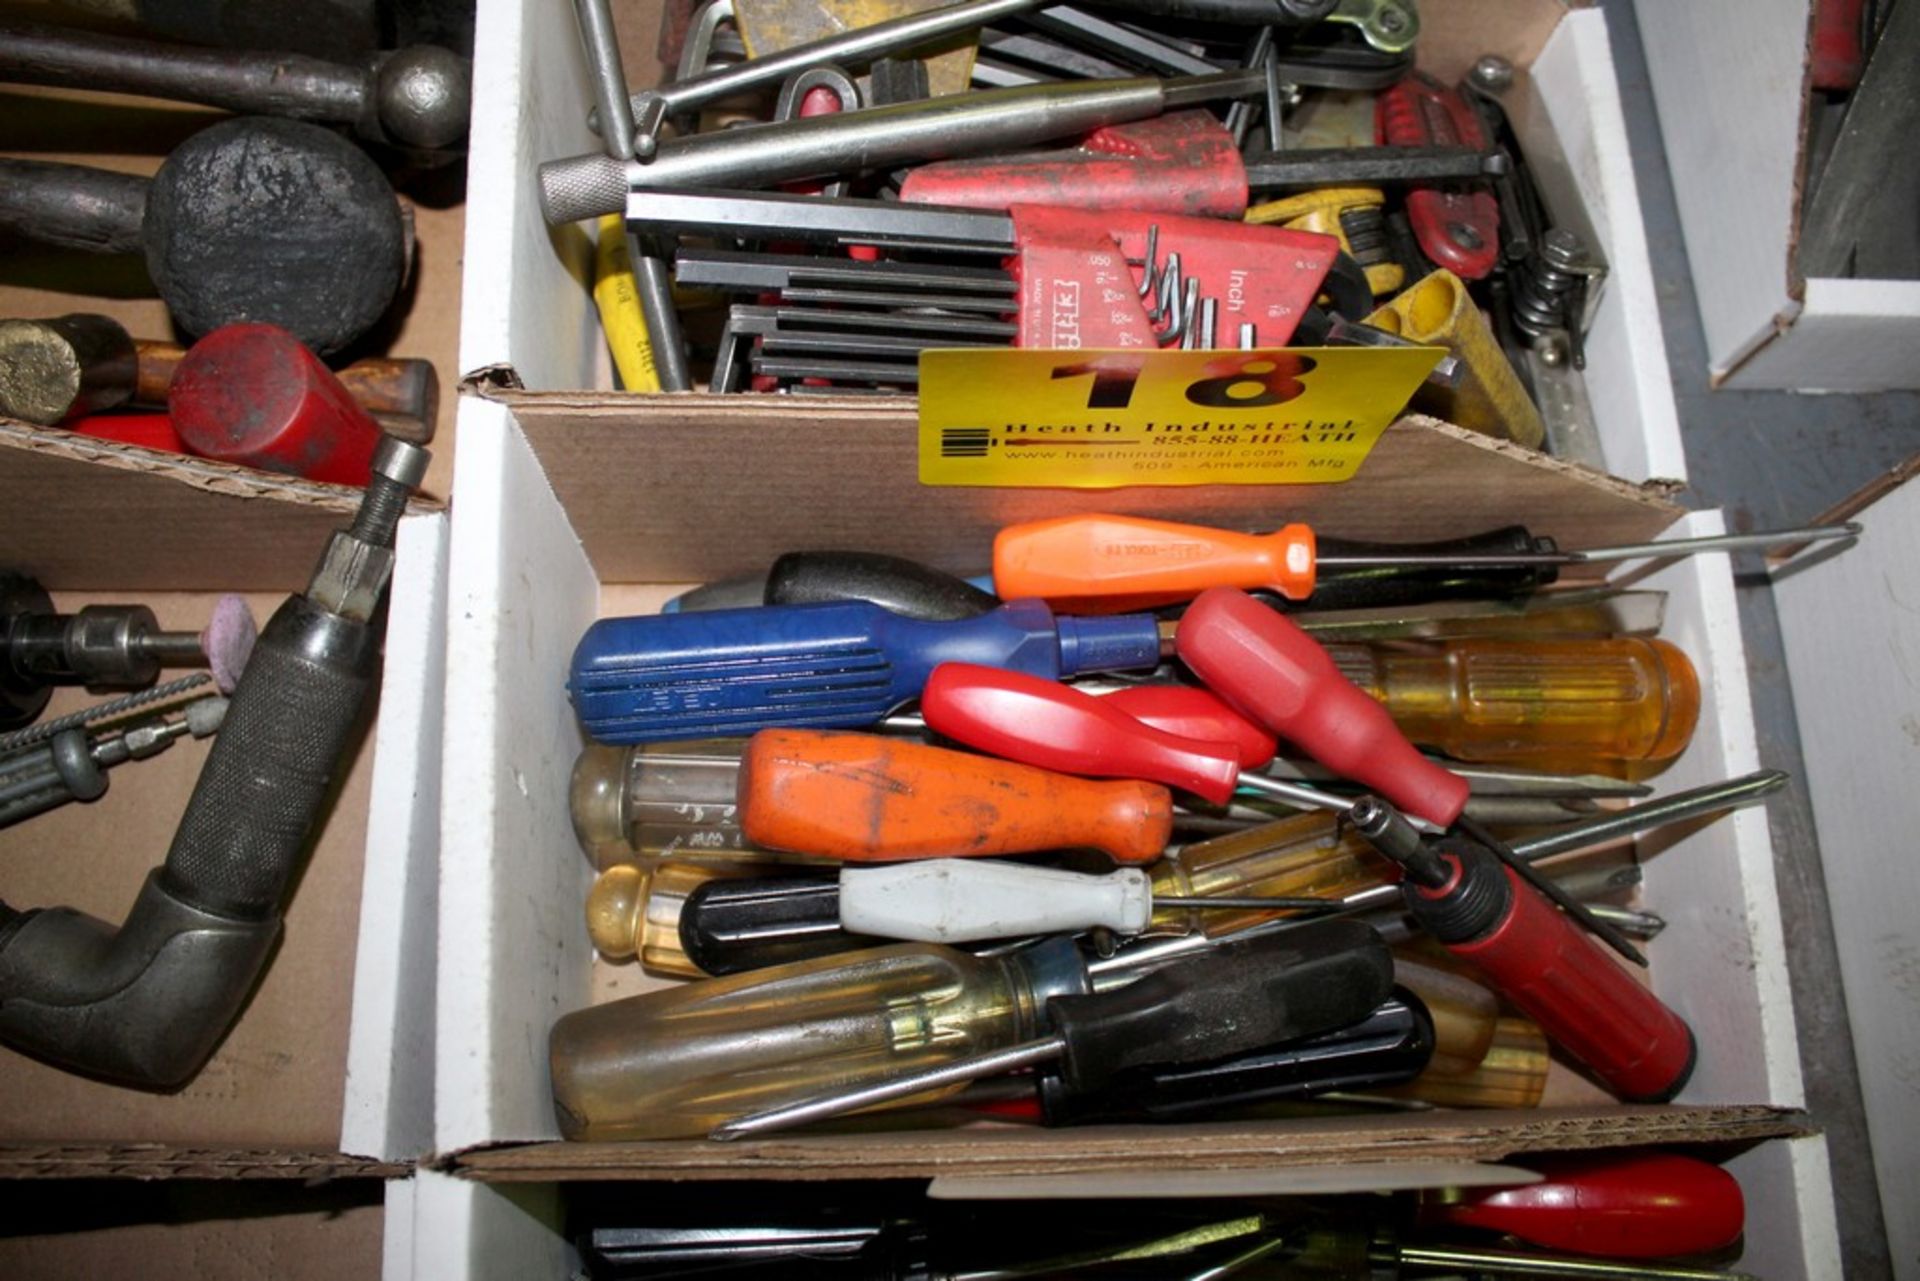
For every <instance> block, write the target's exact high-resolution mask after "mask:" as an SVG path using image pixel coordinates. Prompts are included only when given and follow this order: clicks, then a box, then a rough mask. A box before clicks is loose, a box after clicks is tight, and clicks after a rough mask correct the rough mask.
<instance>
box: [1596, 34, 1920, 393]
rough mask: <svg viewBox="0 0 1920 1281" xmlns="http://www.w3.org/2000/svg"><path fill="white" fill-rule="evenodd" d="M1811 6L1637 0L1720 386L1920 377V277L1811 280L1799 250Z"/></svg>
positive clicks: (1846, 386)
mask: <svg viewBox="0 0 1920 1281" xmlns="http://www.w3.org/2000/svg"><path fill="white" fill-rule="evenodd" d="M1810 10H1811V5H1810V4H1809V3H1808V0H1692V2H1691V3H1687V4H1671V3H1665V2H1664V0H1635V3H1634V13H1635V16H1636V17H1637V18H1638V19H1639V23H1640V40H1641V43H1642V44H1643V45H1644V46H1645V47H1646V52H1647V71H1648V74H1649V75H1650V77H1651V78H1652V81H1653V91H1654V98H1655V100H1656V102H1657V103H1658V105H1659V108H1660V133H1661V136H1662V137H1663V138H1664V139H1665V140H1666V146H1667V164H1668V168H1669V169H1670V170H1671V171H1672V173H1673V189H1674V195H1675V197H1676V198H1677V199H1678V201H1679V205H1680V226H1681V229H1682V231H1683V232H1684V233H1685V235H1686V240H1687V258H1688V261H1689V262H1690V263H1691V264H1692V270H1693V285H1694V292H1695V293H1696V294H1697V295H1698V296H1699V301H1700V323H1701V327H1702V328H1703V329H1704V330H1705V331H1706V339H1707V369H1708V372H1709V374H1710V375H1711V377H1712V379H1713V383H1714V385H1715V386H1717V387H1727V388H1734V389H1740V390H1750V389H1801V390H1807V391H1853V392H1866V391H1886V390H1889V389H1893V388H1901V387H1920V375H1917V374H1916V372H1915V369H1914V363H1913V351H1914V345H1915V344H1916V343H1920V281H1915V280H1873V279H1860V280H1855V279H1838V278H1833V277H1824V276H1815V277H1812V278H1807V277H1806V276H1804V275H1803V274H1802V273H1801V271H1800V269H1799V267H1798V265H1797V264H1796V262H1795V247H1796V245H1797V244H1798V241H1799V238H1800V212H1801V211H1800V200H1801V195H1802V184H1803V179H1804V171H1805V168H1806V146H1807V103H1808V94H1809V87H1808V65H1809V64H1808V48H1809V38H1810V24H1809V17H1808V15H1809V12H1810ZM1896 56H1898V54H1897V53H1896ZM1907 56H1911V55H1910V54H1908V55H1907Z"/></svg>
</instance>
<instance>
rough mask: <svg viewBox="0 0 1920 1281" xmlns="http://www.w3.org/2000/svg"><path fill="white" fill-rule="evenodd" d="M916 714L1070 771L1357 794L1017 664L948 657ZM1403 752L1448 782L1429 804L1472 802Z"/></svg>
mask: <svg viewBox="0 0 1920 1281" xmlns="http://www.w3.org/2000/svg"><path fill="white" fill-rule="evenodd" d="M1255 608H1259V606H1257V605H1256V606H1255ZM1308 643H1309V644H1311V643H1312V642H1311V641H1309V642H1308ZM1369 706H1373V705H1372V704H1369ZM920 714H921V715H922V716H923V717H925V718H926V722H927V726H928V728H930V729H932V730H934V731H935V732H936V733H939V734H942V735H944V736H945V737H947V738H951V739H953V740H955V741H956V742H960V743H965V744H966V745H967V746H969V747H973V748H976V749H978V750H980V751H983V752H988V753H990V754H993V755H996V756H1001V757H1006V758H1009V759H1012V760H1017V761H1021V762H1023V763H1025V764H1028V765H1035V766H1039V767H1042V768H1045V769H1053V770H1060V771H1062V772H1065V773H1072V774H1093V775H1098V776H1101V777H1110V778H1134V779H1147V780H1151V781H1153V782H1156V783H1164V784H1166V785H1168V786H1170V787H1178V788H1180V789H1181V790H1182V791H1187V792H1192V793H1193V794H1194V795H1196V796H1199V797H1202V798H1204V799H1206V800H1209V801H1212V802H1213V803H1214V804H1216V805H1223V804H1225V803H1226V802H1227V801H1229V800H1231V799H1232V797H1233V794H1234V792H1235V791H1236V790H1238V789H1242V788H1244V789H1247V790H1249V791H1254V792H1258V793H1260V794H1262V795H1266V796H1271V797H1274V798H1275V799H1277V800H1281V801H1285V802H1287V803H1289V804H1293V805H1307V806H1316V807H1319V808H1322V809H1328V810H1333V811H1335V812H1338V813H1344V812H1345V811H1346V809H1347V807H1348V806H1349V805H1351V804H1352V802H1351V801H1350V800H1348V799H1346V798H1343V797H1339V796H1335V795H1333V794H1332V793H1330V792H1324V791H1321V790H1320V789H1319V788H1316V787H1309V786H1307V785H1305V784H1302V783H1294V782H1289V781H1287V780H1284V779H1277V778H1269V777H1267V776H1266V775H1263V774H1255V773H1250V772H1245V771H1243V770H1242V769H1241V755H1240V750H1239V748H1238V747H1237V746H1235V745H1234V744H1230V743H1226V742H1207V741H1203V740H1200V739H1194V738H1186V737H1183V736H1180V735H1177V734H1171V733H1168V732H1166V731H1164V730H1160V729H1156V728H1154V727H1153V726H1150V725H1146V724H1144V723H1142V722H1141V721H1138V720H1135V719H1134V718H1133V717H1131V716H1129V715H1127V714H1126V713H1125V712H1124V711H1122V710H1120V709H1118V708H1116V707H1114V706H1112V705H1111V704H1109V703H1107V702H1106V701H1104V700H1102V699H1097V698H1093V697H1090V696H1089V695H1086V694H1082V693H1081V692H1080V691H1078V690H1076V689H1073V688H1071V687H1070V686H1066V685H1062V684H1060V683H1059V682H1058V681H1049V680H1042V679H1040V678H1037V677H1033V676H1028V675H1025V674H1024V673H1020V672H1009V671H1004V670H1002V669H999V668H992V667H983V666H980V665H978V664H975V663H942V664H940V666H938V667H936V668H934V669H933V673H932V675H930V676H929V677H928V678H927V682H926V688H925V689H924V690H922V691H921V695H920ZM1407 756H1411V758H1412V762H1413V764H1412V766H1411V768H1414V769H1418V770H1421V771H1424V772H1427V773H1430V774H1432V775H1434V776H1436V782H1435V783H1434V784H1433V786H1434V787H1436V788H1438V789H1444V791H1445V793H1446V795H1447V797H1448V798H1449V800H1448V801H1447V802H1446V804H1451V806H1452V808H1451V809H1450V810H1446V809H1445V805H1444V804H1442V803H1441V802H1433V803H1431V804H1430V808H1431V809H1432V810H1433V812H1435V813H1439V812H1442V811H1443V810H1445V812H1446V820H1445V821H1446V822H1451V821H1452V820H1453V818H1454V817H1456V816H1457V815H1458V813H1459V811H1460V809H1461V808H1462V807H1463V806H1465V804H1466V800H1467V792H1468V790H1469V788H1468V784H1467V782H1466V780H1465V779H1461V778H1459V777H1458V776H1456V775H1452V774H1449V773H1447V772H1446V771H1445V770H1442V769H1440V768H1439V767H1438V766H1436V765H1433V764H1432V763H1431V762H1429V761H1427V760H1426V758H1425V757H1422V756H1421V755H1420V754H1419V753H1418V752H1415V751H1414V750H1413V749H1412V747H1411V746H1410V745H1409V746H1408V748H1407V750H1406V752H1405V753H1402V754H1401V758H1400V759H1398V760H1397V761H1396V763H1398V764H1400V765H1402V766H1403V767H1406V766H1407V764H1408V763H1407V761H1406V759H1405V758H1406V757H1407ZM1442 776H1443V777H1442ZM1455 793H1457V800H1455V799H1453V798H1454V796H1455ZM1410 808H1411V807H1410ZM1422 817H1428V815H1426V814H1422Z"/></svg>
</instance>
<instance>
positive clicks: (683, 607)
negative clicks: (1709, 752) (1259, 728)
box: [661, 539, 1666, 641]
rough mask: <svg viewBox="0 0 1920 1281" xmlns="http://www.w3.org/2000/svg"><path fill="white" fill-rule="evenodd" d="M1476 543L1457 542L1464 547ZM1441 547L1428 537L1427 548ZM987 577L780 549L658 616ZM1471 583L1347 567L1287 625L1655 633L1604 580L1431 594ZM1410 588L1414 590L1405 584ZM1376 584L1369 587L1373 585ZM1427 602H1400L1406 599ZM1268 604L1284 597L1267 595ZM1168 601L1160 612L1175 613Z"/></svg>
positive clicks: (927, 594) (1652, 622)
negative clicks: (1516, 595)
mask: <svg viewBox="0 0 1920 1281" xmlns="http://www.w3.org/2000/svg"><path fill="white" fill-rule="evenodd" d="M1474 544H1475V540H1472V539H1464V540H1461V546H1462V547H1463V549H1464V548H1467V547H1471V546H1473V545H1474ZM1447 545H1448V544H1444V543H1440V544H1435V543H1429V544H1427V546H1428V547H1429V548H1434V547H1445V546H1447ZM992 581H993V580H992V577H991V576H990V575H986V576H982V577H981V578H979V579H973V580H969V579H965V578H961V577H959V576H957V575H954V574H949V573H946V572H945V571H943V570H938V569H935V568H933V567H932V566H930V565H924V564H921V563H920V562H918V561H912V560H907V559H905V558H903V557H899V556H885V555H880V554H877V553H873V552H850V551H815V552H788V553H787V554H786V555H784V556H782V557H780V559H779V560H777V561H775V562H774V563H773V565H772V567H771V568H769V569H768V570H767V571H766V572H765V573H763V574H750V575H747V576H745V577H742V578H731V579H726V580H723V581H721V582H715V583H708V584H705V585H704V586H701V587H696V588H694V589H692V590H691V591H688V592H683V593H682V594H681V595H679V596H676V597H674V598H673V599H672V600H670V601H668V602H667V603H666V604H665V605H663V606H661V612H663V613H675V612H686V613H694V612H697V611H702V610H715V609H736V608H739V607H741V606H744V605H800V604H807V603H811V602H815V601H824V600H864V601H871V602H872V603H873V604H876V605H879V606H881V607H882V608H883V609H890V610H892V611H893V612H894V613H896V614H905V615H907V616H908V617H909V618H925V619H932V620H943V619H952V618H971V617H973V616H974V615H976V614H984V613H986V612H987V611H988V610H991V609H993V608H995V607H997V606H998V605H999V604H1000V598H999V597H997V596H995V595H993V594H992V593H991V592H990V591H988V590H985V588H986V587H990V586H991V585H992ZM1450 582H1451V583H1454V584H1455V585H1457V586H1458V587H1459V588H1460V589H1461V590H1462V591H1465V590H1466V589H1468V588H1473V587H1475V580H1473V579H1472V578H1471V576H1470V575H1468V574H1465V573H1461V574H1456V575H1454V576H1453V578H1452V579H1448V578H1447V577H1445V576H1444V575H1443V576H1441V577H1439V578H1436V579H1433V580H1432V581H1431V582H1429V583H1427V585H1426V587H1425V588H1419V584H1418V583H1417V582H1416V581H1415V580H1412V579H1407V580H1402V579H1399V578H1395V577H1392V576H1389V577H1387V578H1385V579H1381V578H1380V576H1379V575H1378V574H1377V573H1361V572H1359V571H1353V572H1348V573H1343V574H1339V575H1329V576H1327V577H1324V578H1321V579H1318V580H1317V581H1316V582H1315V584H1314V601H1313V605H1312V607H1311V608H1309V609H1289V610H1288V612H1289V613H1290V614H1292V616H1293V619H1294V621H1295V622H1297V623H1299V624H1300V626H1301V627H1303V628H1305V629H1306V630H1307V631H1309V632H1311V633H1313V634H1314V635H1315V636H1317V637H1320V638H1322V639H1326V640H1354V641H1375V640H1401V639H1410V638H1426V639H1437V638H1445V637H1453V636H1481V635H1493V636H1509V637H1510V636H1512V635H1513V634H1516V633H1524V634H1526V635H1529V636H1532V635H1550V636H1625V635H1631V636H1638V635H1646V636H1651V635H1654V634H1656V633H1658V632H1659V631H1660V620H1661V615H1662V611H1663V609H1664V606H1665V603H1666V597H1665V594H1664V593H1661V592H1647V591H1634V592H1623V591H1620V590H1619V589H1617V588H1612V587H1604V586H1602V587H1586V588H1577V589H1562V590H1560V591H1557V592H1550V593H1544V594H1542V595H1539V596H1535V597H1530V598H1525V599H1522V600H1519V601H1498V602H1493V601H1483V600H1474V599H1472V598H1470V597H1469V598H1465V599H1461V600H1445V599H1436V598H1438V597H1440V596H1443V595H1445V594H1446V593H1444V592H1441V591H1440V590H1438V588H1437V587H1436V586H1435V585H1436V584H1440V585H1445V584H1447V583H1450ZM1409 585H1412V586H1413V587H1415V588H1419V590H1411V591H1410V590H1408V588H1409ZM1376 587H1377V588H1378V590H1376ZM1409 595H1412V596H1423V595H1424V596H1425V597H1427V599H1419V600H1403V599H1402V598H1403V597H1406V596H1409ZM1267 599H1268V601H1269V602H1271V603H1273V604H1274V605H1275V606H1276V607H1281V606H1284V605H1285V604H1286V602H1284V601H1282V600H1281V599H1280V598H1279V597H1275V596H1272V595H1271V594H1268V596H1267ZM1177 609H1178V606H1177V605H1176V606H1169V607H1167V608H1166V610H1165V611H1163V612H1164V613H1170V612H1174V611H1176V610H1177Z"/></svg>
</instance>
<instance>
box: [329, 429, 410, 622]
mask: <svg viewBox="0 0 1920 1281" xmlns="http://www.w3.org/2000/svg"><path fill="white" fill-rule="evenodd" d="M430 458H431V455H429V454H428V453H427V451H426V450H424V449H422V448H420V446H418V445H415V444H412V443H410V442H408V441H404V440H400V439H397V438H396V437H393V436H387V437H385V438H383V439H382V440H381V442H380V444H379V446H378V447H376V448H375V450H374V451H373V475H372V477H371V479H369V480H368V482H367V492H366V495H365V497H363V498H362V499H361V500H360V510H359V512H358V513H356V514H355V516H354V518H353V525H352V526H351V527H350V528H347V529H343V530H340V531H339V532H337V533H335V534H334V535H333V537H332V538H330V539H328V540H327V550H326V554H325V555H323V556H322V557H321V558H320V565H319V567H318V568H317V569H315V570H314V571H313V580H312V581H311V582H310V583H308V584H307V599H309V600H311V601H312V602H313V603H314V604H316V605H318V606H320V607H321V608H322V609H325V610H328V611H329V612H331V613H335V614H339V615H341V616H342V617H344V618H351V619H356V620H359V621H361V622H365V621H366V620H368V619H370V618H371V617H373V612H374V610H375V609H376V608H377V607H378V606H379V604H380V595H381V593H382V592H384V591H385V590H386V587H387V580H388V579H389V578H391V577H392V576H393V538H394V531H395V530H396V529H397V528H398V527H399V524H400V517H401V516H402V515H403V514H405V512H406V509H407V499H408V497H410V496H411V495H412V493H413V491H414V489H415V488H417V487H418V486H419V484H420V481H421V478H422V477H424V476H425V475H426V474H427V463H428V461H429V460H430Z"/></svg>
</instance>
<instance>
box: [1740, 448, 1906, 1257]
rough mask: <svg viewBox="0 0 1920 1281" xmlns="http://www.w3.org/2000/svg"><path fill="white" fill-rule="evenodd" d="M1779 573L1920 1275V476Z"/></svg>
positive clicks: (1857, 989) (1871, 1065) (1861, 1052)
mask: <svg viewBox="0 0 1920 1281" xmlns="http://www.w3.org/2000/svg"><path fill="white" fill-rule="evenodd" d="M1859 519H1860V520H1861V522H1862V523H1863V524H1864V525H1865V526H1866V530H1865V533H1863V534H1862V536H1861V538H1860V541H1859V543H1858V544H1856V545H1855V546H1853V547H1851V548H1849V549H1847V550H1845V551H1842V552H1840V553H1838V554H1837V555H1833V556H1830V557H1827V558H1824V559H1821V560H1819V561H1818V562H1815V563H1809V564H1807V565H1805V566H1800V567H1796V566H1794V565H1792V564H1789V565H1788V566H1786V567H1785V568H1784V569H1783V570H1782V571H1780V572H1779V573H1778V574H1776V576H1775V581H1774V596H1775V599H1776V600H1777V601H1778V603H1779V609H1780V630H1781V634H1782V637H1783V639H1784V640H1785V642H1786V651H1787V670H1788V674H1789V676H1790V677H1791V679H1792V681H1793V701H1794V708H1795V711H1796V713H1797V715H1798V717H1799V721H1800V739H1801V745H1802V747H1803V749H1804V751H1805V755H1806V760H1807V780H1806V785H1807V791H1808V793H1809V796H1810V797H1811V799H1812V802H1813V817H1814V823H1815V825H1816V827H1817V829H1818V831H1819V834H1820V862H1821V866H1822V868H1823V869H1824V870H1825V872H1826V878H1827V897H1828V901H1829V903H1830V904H1831V905H1832V910H1833V923H1834V934H1835V937H1836V939H1837V941H1838V943H1839V948H1840V974H1839V981H1840V982H1841V984H1842V986H1843V987H1844V990H1845V992H1846V1000H1847V1017H1848V1019H1849V1021H1850V1022H1851V1023H1852V1026H1853V1046H1854V1054H1855V1057H1856V1059H1857V1061H1858V1063H1859V1067H1860V1090H1861V1094H1862V1095H1863V1096H1864V1100H1865V1103H1866V1108H1867V1129H1868V1134H1869V1135H1870V1137H1871V1140H1872V1143H1873V1164H1874V1171H1875V1173H1876V1175H1877V1176H1878V1181H1879V1184H1880V1204H1881V1205H1882V1206H1883V1207H1884V1208H1885V1211H1886V1221H1887V1239H1888V1246H1889V1248H1890V1250H1891V1254H1892V1257H1893V1259H1894V1265H1895V1269H1896V1275H1897V1276H1898V1277H1899V1278H1901V1281H1913V1279H1914V1278H1920V1218H1916V1216H1915V1215H1914V1214H1912V1213H1911V1210H1912V1208H1913V1206H1914V1204H1915V1197H1916V1192H1915V1190H1916V1189H1917V1188H1920V919H1916V905H1920V858H1916V857H1915V854H1914V850H1913V846H1912V843H1911V842H1912V840H1913V834H1914V833H1915V832H1916V831H1920V560H1916V559H1915V557H1914V543H1915V539H1916V537H1917V536H1920V485H1911V484H1909V485H1905V486H1903V487H1901V488H1900V489H1897V490H1895V491H1894V492H1893V493H1891V494H1889V495H1888V496H1887V497H1885V498H1883V499H1881V500H1880V501H1879V502H1878V503H1876V504H1875V505H1874V506H1872V507H1870V508H1868V509H1867V511H1866V512H1865V513H1864V514H1863V515H1862V516H1861V517H1859Z"/></svg>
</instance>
